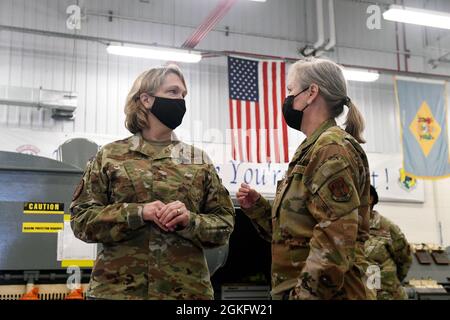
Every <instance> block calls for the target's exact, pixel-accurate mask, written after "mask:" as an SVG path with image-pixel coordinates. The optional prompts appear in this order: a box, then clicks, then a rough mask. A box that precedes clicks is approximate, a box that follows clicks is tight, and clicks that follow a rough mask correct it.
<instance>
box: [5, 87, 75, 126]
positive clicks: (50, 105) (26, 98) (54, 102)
mask: <svg viewBox="0 0 450 320" xmlns="http://www.w3.org/2000/svg"><path fill="white" fill-rule="evenodd" d="M77 103H78V97H77V94H76V93H74V92H68V91H57V90H45V89H42V88H24V87H11V86H0V104H4V105H13V106H20V107H34V108H45V109H49V110H51V111H52V118H55V119H71V118H72V117H73V113H74V111H75V110H76V108H77Z"/></svg>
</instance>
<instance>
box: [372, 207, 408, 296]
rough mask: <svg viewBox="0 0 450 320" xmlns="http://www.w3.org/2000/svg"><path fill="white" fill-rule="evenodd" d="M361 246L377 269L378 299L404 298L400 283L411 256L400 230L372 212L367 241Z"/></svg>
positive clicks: (404, 293) (405, 273)
mask: <svg viewBox="0 0 450 320" xmlns="http://www.w3.org/2000/svg"><path fill="white" fill-rule="evenodd" d="M364 247H365V253H366V255H367V258H368V259H369V262H370V263H372V264H376V265H377V266H379V268H380V272H381V288H379V289H378V290H377V298H378V299H379V300H386V299H395V300H399V299H407V298H408V297H407V295H406V292H405V290H404V288H403V287H402V285H401V281H403V279H404V278H405V277H406V275H407V274H408V270H409V267H410V266H411V263H412V255H411V249H410V246H409V244H408V241H407V240H406V238H405V235H404V234H403V233H402V232H401V230H400V228H399V227H398V226H396V225H395V224H394V223H392V222H391V221H389V220H388V219H387V218H385V217H383V216H382V215H380V214H379V213H378V212H376V211H372V216H371V220H370V238H369V240H367V241H366V243H365V245H364Z"/></svg>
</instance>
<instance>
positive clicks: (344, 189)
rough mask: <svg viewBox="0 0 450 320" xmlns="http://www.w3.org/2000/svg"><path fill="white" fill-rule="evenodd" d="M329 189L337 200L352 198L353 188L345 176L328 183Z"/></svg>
mask: <svg viewBox="0 0 450 320" xmlns="http://www.w3.org/2000/svg"><path fill="white" fill-rule="evenodd" d="M328 189H329V190H330V191H331V195H332V197H333V199H334V200H335V201H339V202H342V201H348V200H349V199H350V198H351V195H352V194H351V191H352V190H351V189H350V187H349V186H348V184H347V182H345V179H344V178H343V177H339V178H336V179H334V180H333V181H331V182H330V183H328Z"/></svg>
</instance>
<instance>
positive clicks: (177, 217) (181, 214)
mask: <svg viewBox="0 0 450 320" xmlns="http://www.w3.org/2000/svg"><path fill="white" fill-rule="evenodd" d="M156 215H157V217H158V219H159V221H160V223H161V224H162V225H163V226H165V227H166V228H167V229H169V231H174V230H175V228H176V226H181V227H182V228H186V227H187V225H188V224H189V215H190V213H189V210H188V209H186V206H185V205H184V203H182V202H181V201H178V200H177V201H174V202H170V203H168V204H166V205H165V206H164V207H163V208H162V209H161V210H160V211H159V212H158V213H157V214H156Z"/></svg>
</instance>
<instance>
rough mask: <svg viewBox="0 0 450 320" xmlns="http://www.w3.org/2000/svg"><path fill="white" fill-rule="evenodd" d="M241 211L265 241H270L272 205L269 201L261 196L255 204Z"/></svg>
mask: <svg viewBox="0 0 450 320" xmlns="http://www.w3.org/2000/svg"><path fill="white" fill-rule="evenodd" d="M242 211H243V212H244V213H245V215H246V216H247V217H249V218H250V220H251V222H252V224H253V226H254V227H255V229H256V231H257V232H258V233H259V235H260V236H261V237H262V238H263V239H264V240H266V241H268V242H271V241H272V219H271V215H272V207H271V205H270V202H269V201H268V200H266V199H265V198H264V197H263V196H261V197H260V198H259V199H258V201H257V202H256V203H255V205H254V206H253V207H251V208H248V209H244V208H242Z"/></svg>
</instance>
